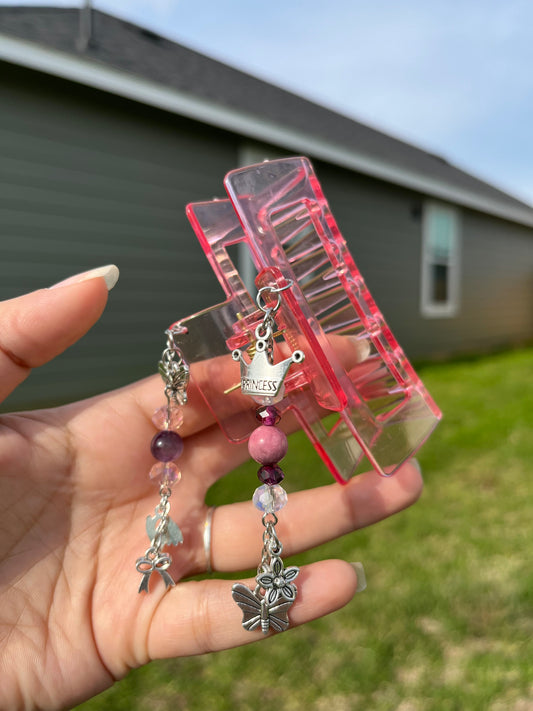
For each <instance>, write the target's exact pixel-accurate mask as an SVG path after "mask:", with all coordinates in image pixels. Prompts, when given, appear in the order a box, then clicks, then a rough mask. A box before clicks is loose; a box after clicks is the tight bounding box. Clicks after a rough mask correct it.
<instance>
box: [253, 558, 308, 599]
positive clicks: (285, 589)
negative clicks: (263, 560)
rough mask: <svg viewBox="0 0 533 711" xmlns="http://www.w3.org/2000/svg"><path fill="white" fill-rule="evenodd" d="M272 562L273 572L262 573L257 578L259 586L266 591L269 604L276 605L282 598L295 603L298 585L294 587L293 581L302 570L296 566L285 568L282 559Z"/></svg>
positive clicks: (274, 559)
mask: <svg viewBox="0 0 533 711" xmlns="http://www.w3.org/2000/svg"><path fill="white" fill-rule="evenodd" d="M272 561H273V562H272V568H271V570H270V571H268V572H265V573H260V574H259V575H258V576H257V577H256V580H257V583H258V585H260V586H261V587H262V588H263V589H264V591H265V600H266V601H267V604H268V605H274V603H275V602H276V601H277V600H278V599H279V598H280V597H283V598H285V600H289V601H290V602H294V600H295V598H296V585H293V584H292V581H293V580H294V579H295V578H296V576H297V575H298V573H299V572H300V569H299V568H297V567H296V566H294V565H293V566H290V567H289V568H285V567H284V566H283V561H282V560H281V558H273V559H272Z"/></svg>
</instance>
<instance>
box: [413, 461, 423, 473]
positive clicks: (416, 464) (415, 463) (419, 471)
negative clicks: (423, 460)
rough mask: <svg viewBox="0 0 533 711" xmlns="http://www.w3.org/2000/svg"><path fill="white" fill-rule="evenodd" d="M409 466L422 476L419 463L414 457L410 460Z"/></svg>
mask: <svg viewBox="0 0 533 711" xmlns="http://www.w3.org/2000/svg"><path fill="white" fill-rule="evenodd" d="M411 464H412V465H413V466H414V467H415V469H418V473H419V474H420V475H422V467H421V466H420V462H419V461H418V459H417V458H416V457H413V458H412V459H411Z"/></svg>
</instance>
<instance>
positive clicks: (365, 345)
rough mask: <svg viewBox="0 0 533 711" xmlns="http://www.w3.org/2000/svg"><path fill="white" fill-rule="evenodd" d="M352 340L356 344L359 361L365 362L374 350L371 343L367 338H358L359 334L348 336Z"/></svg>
mask: <svg viewBox="0 0 533 711" xmlns="http://www.w3.org/2000/svg"><path fill="white" fill-rule="evenodd" d="M348 338H349V339H350V341H351V342H352V343H353V344H354V346H355V348H356V350H357V361H356V362H357V363H363V362H364V361H365V360H366V359H367V358H368V356H369V355H370V351H371V350H372V349H371V347H370V343H369V342H368V341H367V340H366V339H362V338H358V337H357V336H348Z"/></svg>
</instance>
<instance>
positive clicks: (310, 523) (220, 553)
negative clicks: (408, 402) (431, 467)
mask: <svg viewBox="0 0 533 711" xmlns="http://www.w3.org/2000/svg"><path fill="white" fill-rule="evenodd" d="M422 486H423V482H422V477H421V474H420V471H419V469H418V467H417V466H416V465H415V464H413V463H412V462H409V463H406V464H404V465H403V466H402V467H400V469H398V471H397V472H396V474H395V475H394V476H393V477H390V478H385V477H381V476H379V475H378V474H376V473H375V472H373V471H371V472H366V473H364V474H360V475H359V476H356V477H354V478H353V479H351V480H350V481H349V482H348V484H346V486H342V485H340V484H331V485H329V486H323V487H320V488H316V489H310V490H306V491H300V492H296V493H294V494H291V495H290V496H289V502H288V504H287V506H286V507H285V508H284V509H283V510H282V511H281V512H279V513H278V517H279V523H278V525H277V527H276V531H277V534H278V536H279V538H280V540H281V541H282V543H283V551H284V555H293V554H295V553H299V552H301V551H304V550H308V549H310V548H313V547H314V546H317V545H320V544H322V543H326V542H327V541H330V540H333V539H335V538H338V537H339V536H342V535H344V534H346V533H350V532H352V531H354V530H357V529H360V528H364V527H366V526H370V525H372V524H373V523H377V522H378V521H381V520H383V519H385V518H387V517H388V516H391V515H392V514H395V513H397V512H398V511H401V510H402V509H405V508H407V507H408V506H410V505H411V504H413V503H414V502H415V501H416V500H417V499H418V497H419V496H420V494H421V491H422ZM317 512H319V521H318V523H317ZM262 530H263V527H262V523H261V514H260V512H259V511H258V510H257V509H256V508H255V506H254V505H253V504H252V502H242V503H238V504H230V505H227V506H220V507H218V508H217V509H216V510H215V512H214V515H213V518H212V522H211V565H212V568H213V570H219V571H235V570H246V569H247V568H251V567H253V566H255V565H257V562H258V560H259V559H260V555H261V547H262V538H261V536H262ZM201 533H202V537H203V529H202V532H201ZM198 537H199V538H200V532H199V533H198ZM198 550H199V553H198V569H199V570H205V569H206V560H205V558H206V556H205V552H204V549H203V544H202V545H200V542H198ZM258 556H259V558H258Z"/></svg>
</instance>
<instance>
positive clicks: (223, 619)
mask: <svg viewBox="0 0 533 711" xmlns="http://www.w3.org/2000/svg"><path fill="white" fill-rule="evenodd" d="M243 582H244V584H246V585H248V587H250V588H252V589H253V588H254V587H255V584H256V583H255V580H248V581H243ZM231 587H232V582H231V581H227V580H203V581H199V582H192V581H191V582H187V583H182V584H180V585H179V586H177V587H176V588H175V589H174V590H172V591H171V592H170V593H169V594H166V595H164V597H163V598H162V599H161V601H160V603H159V606H158V608H157V610H156V612H155V614H154V615H153V619H152V624H151V627H150V632H149V635H148V638H147V649H146V655H147V659H156V658H163V657H173V656H189V655H192V654H203V653H206V652H215V651H219V650H222V649H229V648H231V647H238V646H240V645H243V644H248V643H250V642H254V641H257V640H259V639H262V638H263V637H264V635H263V634H262V633H261V632H260V631H259V632H257V631H255V632H248V631H246V630H245V629H244V628H243V627H242V624H241V622H242V614H241V611H240V609H239V607H238V606H237V604H236V603H235V602H234V601H233V599H232V597H231ZM297 587H298V594H297V597H296V601H295V603H294V605H293V606H292V607H291V608H290V610H289V618H290V625H291V627H296V626H298V625H301V624H303V623H305V622H309V621H310V620H314V619H316V618H317V617H323V616H324V615H328V614H329V613H331V612H334V611H335V610H338V609H339V608H341V607H343V606H344V605H346V604H347V603H348V602H349V601H350V600H351V599H352V597H353V596H354V594H355V591H356V588H357V576H356V574H355V571H354V569H353V567H352V566H351V565H350V564H349V563H345V562H344V561H340V560H325V561H321V562H319V563H313V564H312V565H308V566H304V567H302V568H301V570H300V575H299V576H298V579H297ZM143 602H144V607H145V610H144V611H143V609H142V608H141V610H140V612H139V613H138V615H139V616H140V617H141V618H142V616H143V614H144V615H146V616H147V617H148V616H149V615H150V614H153V609H152V610H151V612H150V611H149V608H152V606H151V605H150V604H149V602H148V600H145V601H143ZM183 610H187V611H189V613H188V614H183V612H181V611H183ZM141 628H142V625H141ZM140 642H144V639H143V640H140Z"/></svg>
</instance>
